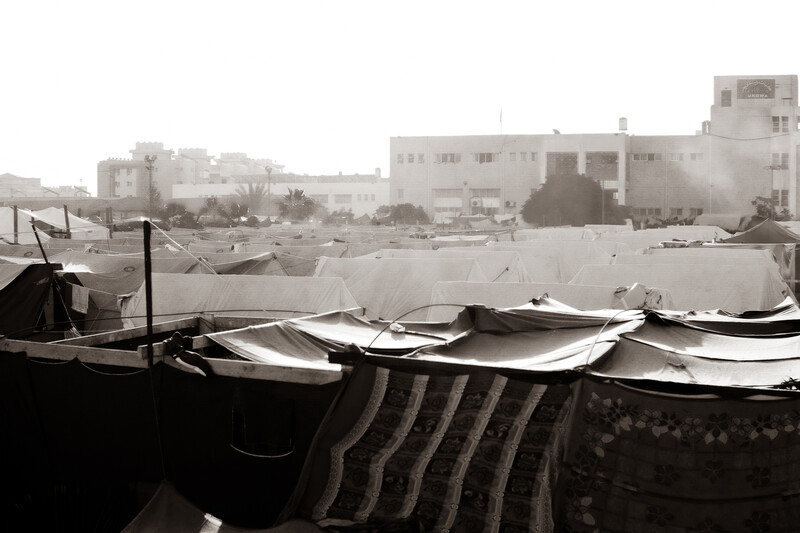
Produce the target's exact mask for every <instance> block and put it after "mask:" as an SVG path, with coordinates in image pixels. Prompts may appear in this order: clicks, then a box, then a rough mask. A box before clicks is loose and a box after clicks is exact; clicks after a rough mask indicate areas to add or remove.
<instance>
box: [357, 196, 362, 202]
mask: <svg viewBox="0 0 800 533" xmlns="http://www.w3.org/2000/svg"><path fill="white" fill-rule="evenodd" d="M356 201H358V202H360V201H361V195H360V194H359V195H358V196H357V197H356Z"/></svg>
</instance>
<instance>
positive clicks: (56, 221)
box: [33, 207, 110, 241]
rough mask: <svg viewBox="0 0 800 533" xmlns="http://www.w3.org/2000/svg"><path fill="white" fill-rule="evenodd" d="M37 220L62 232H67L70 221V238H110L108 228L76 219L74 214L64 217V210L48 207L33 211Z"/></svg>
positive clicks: (90, 239)
mask: <svg viewBox="0 0 800 533" xmlns="http://www.w3.org/2000/svg"><path fill="white" fill-rule="evenodd" d="M33 216H34V217H35V218H36V220H39V221H40V222H43V223H44V224H47V225H48V226H51V227H52V228H55V229H57V230H59V231H61V232H66V231H67V220H69V233H70V236H72V237H75V238H76V239H81V240H89V241H94V240H106V239H108V238H109V236H110V235H109V231H108V228H106V227H104V226H100V225H98V224H93V223H92V222H89V221H88V220H84V219H82V218H79V217H76V216H75V215H73V214H72V213H67V215H66V217H65V216H64V210H63V209H58V208H56V207H47V208H45V209H40V210H38V211H33Z"/></svg>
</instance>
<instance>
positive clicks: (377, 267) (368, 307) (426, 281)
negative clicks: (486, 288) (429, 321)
mask: <svg viewBox="0 0 800 533" xmlns="http://www.w3.org/2000/svg"><path fill="white" fill-rule="evenodd" d="M314 276H324V277H337V278H341V279H342V280H344V283H345V284H346V285H347V288H348V289H349V291H350V293H351V294H352V295H353V297H354V298H355V299H356V301H357V302H358V305H359V306H361V307H363V308H364V309H365V312H366V314H367V316H368V317H370V318H386V319H397V320H399V319H400V318H403V319H404V320H424V319H425V316H426V315H427V310H426V309H423V308H424V307H426V306H427V305H428V304H429V303H430V298H431V288H432V287H433V284H434V283H436V282H437V281H490V280H488V279H487V278H486V276H485V274H484V273H483V271H482V270H481V268H480V265H479V264H478V262H477V260H475V259H473V258H471V257H464V258H446V257H445V258H436V259H422V258H387V259H378V258H374V257H353V258H348V259H337V258H332V257H320V258H319V263H318V264H317V269H316V271H315V272H314Z"/></svg>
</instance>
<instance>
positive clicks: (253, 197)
mask: <svg viewBox="0 0 800 533" xmlns="http://www.w3.org/2000/svg"><path fill="white" fill-rule="evenodd" d="M236 195H237V196H238V202H239V203H240V204H242V205H246V206H248V207H249V208H250V210H249V212H250V214H253V215H257V214H260V213H261V205H262V204H263V203H264V199H265V198H266V197H267V187H266V185H264V184H263V183H255V184H254V183H248V184H247V189H245V188H244V187H243V186H241V185H239V186H238V187H236Z"/></svg>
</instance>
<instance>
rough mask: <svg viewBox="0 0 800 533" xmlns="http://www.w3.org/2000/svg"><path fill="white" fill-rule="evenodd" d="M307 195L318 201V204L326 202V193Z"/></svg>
mask: <svg viewBox="0 0 800 533" xmlns="http://www.w3.org/2000/svg"><path fill="white" fill-rule="evenodd" d="M308 197H309V198H311V199H312V200H314V202H316V203H318V204H319V205H325V204H327V203H328V195H327V194H309V195H308Z"/></svg>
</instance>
